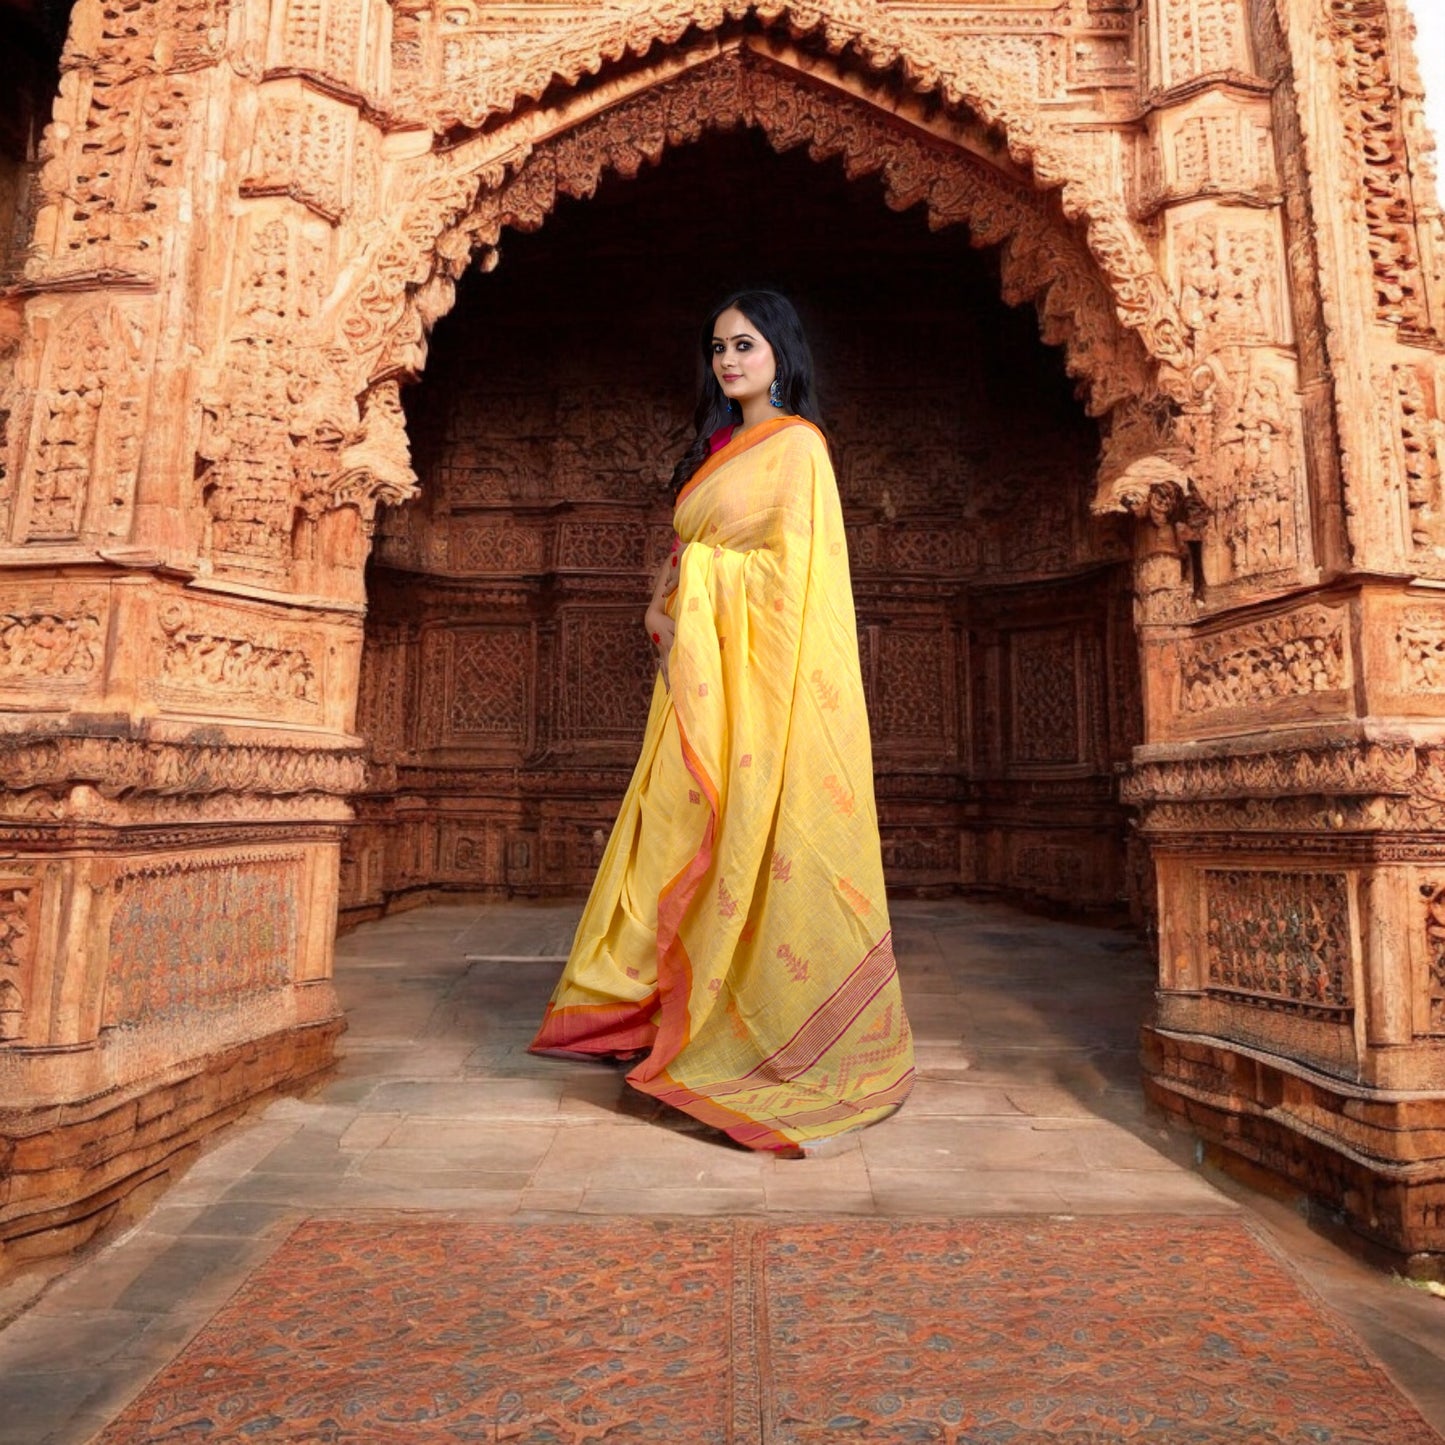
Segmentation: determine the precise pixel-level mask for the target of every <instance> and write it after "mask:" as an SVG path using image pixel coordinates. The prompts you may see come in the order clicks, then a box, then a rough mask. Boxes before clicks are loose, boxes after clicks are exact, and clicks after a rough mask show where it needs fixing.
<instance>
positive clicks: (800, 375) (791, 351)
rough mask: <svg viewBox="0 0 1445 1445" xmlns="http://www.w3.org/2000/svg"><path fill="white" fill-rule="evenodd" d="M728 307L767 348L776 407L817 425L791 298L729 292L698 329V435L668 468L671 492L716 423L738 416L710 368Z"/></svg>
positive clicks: (804, 345)
mask: <svg viewBox="0 0 1445 1445" xmlns="http://www.w3.org/2000/svg"><path fill="white" fill-rule="evenodd" d="M729 308H736V309H737V310H739V311H741V312H742V313H743V315H744V316H746V317H747V318H748V320H749V321H750V322H751V323H752V324H753V325H754V326H755V327H757V329H758V330H759V331H760V332H761V333H762V336H763V340H764V341H766V342H767V343H768V345H769V346H771V347H772V349H773V359H774V361H775V362H776V363H777V369H778V381H779V383H780V389H781V391H782V401H783V405H782V407H781V408H780V410H781V411H785V412H792V413H793V414H794V415H795V416H801V417H806V418H807V420H808V421H810V422H812V423H813V425H814V426H820V425H821V423H820V422H819V420H818V407H817V403H816V402H815V401H814V399H813V353H812V352H811V351H810V350H809V349H808V338H807V337H806V336H805V335H804V334H803V323H802V322H801V321H800V320H799V319H798V313H797V312H796V311H795V310H794V309H793V303H792V302H791V301H789V300H788V298H787V297H786V296H784V295H782V294H781V293H780V292H777V291H737V292H734V293H733V295H731V296H729V297H728V298H727V300H725V301H721V302H719V303H718V305H716V306H714V307H713V309H712V310H711V311H710V312H709V313H708V318H707V321H706V323H705V324H704V326H703V328H702V336H701V338H700V341H701V351H702V395H701V396H699V397H698V400H697V410H696V411H695V412H694V413H693V425H694V427H696V429H697V435H696V436H694V437H693V439H692V445H691V446H689V447H688V449H687V450H686V451H685V452H684V453H683V454H682V456H681V458H680V459H679V460H678V463H677V466H676V467H674V468H673V472H672V490H673V495H674V496H675V495H676V494H677V493H678V492H680V491H681V490H682V489H683V487H684V486H685V485H686V484H687V480H688V478H689V477H691V476H692V474H693V473H694V472H695V471H697V469H698V468H699V467H700V466H701V465H702V464H703V463H704V462H705V461H706V460H707V458H708V448H709V444H710V442H711V439H712V435H713V433H714V432H716V431H717V430H718V429H719V428H720V427H725V426H728V425H729V424H731V423H733V422H737V421H739V420H741V418H740V417H739V416H738V413H737V412H736V411H734V410H733V406H732V403H731V402H730V401H729V400H728V399H727V397H725V396H724V395H723V389H722V387H721V386H719V385H718V379H717V377H716V376H715V375H714V374H713V369H712V339H713V336H714V335H715V334H716V331H717V319H718V317H719V316H721V315H722V314H723V312H724V311H727V310H728V309H729Z"/></svg>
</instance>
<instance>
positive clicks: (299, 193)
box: [241, 92, 357, 221]
mask: <svg viewBox="0 0 1445 1445" xmlns="http://www.w3.org/2000/svg"><path fill="white" fill-rule="evenodd" d="M356 125H357V118H356V111H355V109H354V108H352V107H350V106H347V105H344V104H338V103H337V102H336V101H334V100H332V99H331V98H330V97H329V96H320V95H316V94H314V93H306V92H301V93H299V94H292V93H288V94H285V95H284V96H277V97H275V98H274V99H269V98H268V99H263V101H262V106H261V113H260V116H259V118H258V120H257V124H256V138H255V141H254V142H253V144H252V147H251V156H250V162H249V164H248V166H247V169H246V179H245V180H244V181H243V182H242V183H241V194H242V195H243V196H244V195H254V196H266V195H284V196H290V197H291V198H292V199H293V200H297V201H300V202H301V203H302V204H303V205H306V206H309V207H310V208H311V209H312V210H313V211H315V212H316V213H317V214H318V215H320V216H322V217H324V218H325V219H327V220H328V221H337V220H340V219H341V217H342V216H343V215H344V214H345V213H346V211H347V208H348V205H349V203H350V200H351V196H350V191H351V178H352V175H353V172H354V170H355V156H354V150H355V130H356Z"/></svg>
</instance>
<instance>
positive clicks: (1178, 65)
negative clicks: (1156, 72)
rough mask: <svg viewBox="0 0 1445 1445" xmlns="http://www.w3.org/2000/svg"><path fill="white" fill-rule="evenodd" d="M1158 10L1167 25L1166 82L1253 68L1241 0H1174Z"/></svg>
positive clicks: (1167, 83)
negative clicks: (1249, 57) (1250, 61)
mask: <svg viewBox="0 0 1445 1445" xmlns="http://www.w3.org/2000/svg"><path fill="white" fill-rule="evenodd" d="M1158 10H1159V13H1160V14H1161V15H1162V19H1163V25H1164V37H1163V39H1164V65H1165V76H1164V83H1165V85H1166V86H1175V85H1180V84H1182V83H1183V82H1185V81H1188V80H1193V79H1194V78H1195V77H1196V76H1201V75H1214V74H1218V73H1220V72H1221V71H1247V70H1248V69H1249V59H1248V53H1247V49H1246V44H1245V32H1244V10H1243V7H1242V5H1241V4H1240V0H1174V3H1170V4H1166V5H1161V6H1159V7H1158Z"/></svg>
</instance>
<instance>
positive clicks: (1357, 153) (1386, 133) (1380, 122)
mask: <svg viewBox="0 0 1445 1445" xmlns="http://www.w3.org/2000/svg"><path fill="white" fill-rule="evenodd" d="M1390 24H1391V21H1390V9H1389V5H1388V3H1387V0H1329V5H1328V9H1327V25H1328V33H1329V39H1330V43H1331V45H1332V47H1333V50H1334V57H1335V65H1336V69H1337V74H1338V77H1339V94H1340V100H1341V102H1342V104H1343V107H1344V123H1345V134H1346V142H1347V145H1348V146H1349V147H1350V164H1351V166H1352V168H1353V170H1354V173H1355V176H1356V179H1357V181H1358V184H1359V186H1360V187H1361V190H1362V200H1363V206H1364V224H1365V231H1366V239H1367V244H1368V248H1369V256H1370V262H1371V265H1372V268H1373V279H1374V294H1375V312H1376V315H1377V317H1378V318H1379V320H1381V321H1384V322H1388V323H1391V324H1393V325H1396V326H1400V327H1404V328H1406V329H1407V330H1410V331H1414V332H1428V331H1430V330H1431V329H1432V322H1431V316H1430V311H1431V304H1430V303H1431V297H1430V296H1429V294H1428V292H1429V287H1428V284H1427V273H1426V271H1425V270H1424V269H1422V266H1421V254H1420V236H1419V232H1418V230H1417V225H1418V219H1417V213H1416V197H1415V191H1414V187H1413V185H1412V181H1411V167H1410V162H1409V158H1408V155H1407V149H1406V139H1405V132H1404V118H1403V108H1402V103H1401V96H1400V92H1399V90H1398V88H1397V86H1396V79H1395V76H1394V74H1393V68H1392V63H1391V36H1390Z"/></svg>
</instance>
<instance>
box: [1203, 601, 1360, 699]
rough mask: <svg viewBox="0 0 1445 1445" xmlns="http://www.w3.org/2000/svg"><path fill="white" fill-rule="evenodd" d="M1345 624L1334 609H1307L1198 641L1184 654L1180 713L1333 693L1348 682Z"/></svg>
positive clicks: (1313, 607) (1341, 616) (1232, 629)
mask: <svg viewBox="0 0 1445 1445" xmlns="http://www.w3.org/2000/svg"><path fill="white" fill-rule="evenodd" d="M1344 621H1345V619H1344V614H1343V613H1342V612H1341V611H1340V610H1339V609H1338V608H1330V607H1320V606H1312V607H1304V608H1301V609H1300V610H1299V611H1297V612H1290V613H1286V614H1285V615H1284V616H1281V617H1272V618H1268V619H1266V620H1265V621H1262V622H1252V623H1248V624H1245V625H1244V626H1241V627H1231V628H1227V629H1225V630H1224V631H1221V632H1217V633H1214V634H1213V635H1211V636H1205V637H1201V638H1198V639H1197V640H1195V641H1193V642H1192V643H1190V644H1189V646H1188V647H1187V648H1186V649H1185V650H1184V652H1183V657H1182V661H1181V665H1180V674H1179V681H1180V699H1179V706H1180V709H1181V711H1183V712H1185V713H1206V712H1215V711H1221V710H1225V709H1236V708H1243V707H1249V706H1252V705H1256V704H1260V703H1266V702H1273V701H1276V700H1278V699H1281V698H1289V697H1302V696H1308V695H1310V694H1313V693H1325V692H1336V691H1338V690H1339V689H1341V688H1343V687H1345V686H1346V685H1347V682H1348V678H1349V661H1348V655H1347V653H1346V647H1345V634H1344Z"/></svg>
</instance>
